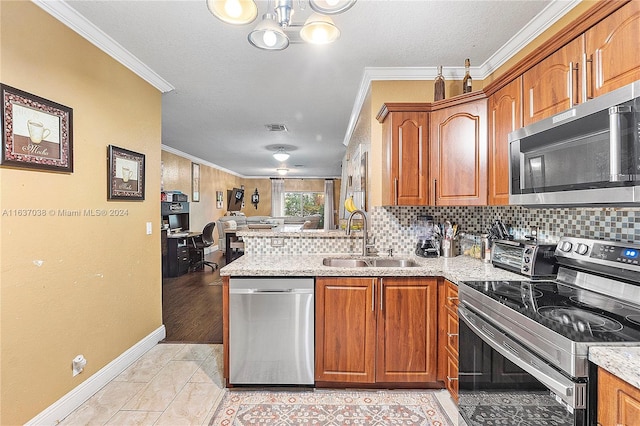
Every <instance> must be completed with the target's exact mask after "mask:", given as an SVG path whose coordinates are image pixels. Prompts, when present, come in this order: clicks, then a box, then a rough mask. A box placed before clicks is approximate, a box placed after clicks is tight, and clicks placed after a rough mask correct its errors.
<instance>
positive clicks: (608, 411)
mask: <svg viewBox="0 0 640 426" xmlns="http://www.w3.org/2000/svg"><path fill="white" fill-rule="evenodd" d="M598 424H599V425H602V426H615V425H625V426H638V425H640V389H638V388H636V387H633V386H631V385H630V384H629V383H627V382H625V381H623V380H620V379H618V378H617V377H615V376H614V375H613V374H611V373H609V372H608V371H606V370H603V369H602V368H598Z"/></svg>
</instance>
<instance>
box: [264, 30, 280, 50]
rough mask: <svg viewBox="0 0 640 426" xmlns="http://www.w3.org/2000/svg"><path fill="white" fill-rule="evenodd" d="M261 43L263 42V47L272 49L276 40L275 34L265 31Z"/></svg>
mask: <svg viewBox="0 0 640 426" xmlns="http://www.w3.org/2000/svg"><path fill="white" fill-rule="evenodd" d="M262 41H264V44H265V45H267V46H269V47H273V46H275V45H276V42H277V41H278V38H277V37H276V33H274V32H273V31H270V30H267V31H265V32H264V34H263V35H262Z"/></svg>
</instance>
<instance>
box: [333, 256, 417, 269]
mask: <svg viewBox="0 0 640 426" xmlns="http://www.w3.org/2000/svg"><path fill="white" fill-rule="evenodd" d="M322 264H323V265H324V266H334V267H338V268H366V267H373V268H409V267H413V266H418V264H417V263H416V262H415V261H413V260H411V259H348V258H343V257H325V258H324V259H322Z"/></svg>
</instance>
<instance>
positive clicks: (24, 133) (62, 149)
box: [0, 84, 73, 173]
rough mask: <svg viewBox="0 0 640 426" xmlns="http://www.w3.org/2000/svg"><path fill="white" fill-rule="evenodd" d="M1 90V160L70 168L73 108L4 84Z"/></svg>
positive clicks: (28, 165) (10, 163) (8, 163)
mask: <svg viewBox="0 0 640 426" xmlns="http://www.w3.org/2000/svg"><path fill="white" fill-rule="evenodd" d="M0 93H1V96H2V155H1V156H0V164H2V165H3V166H11V167H18V168H25V169H41V170H51V171H57V172H68V173H71V172H73V110H72V109H71V108H69V107H66V106H64V105H60V104H58V103H56V102H52V101H50V100H47V99H44V98H41V97H39V96H36V95H32V94H31V93H27V92H24V91H22V90H18V89H16V88H13V87H11V86H7V85H5V84H0Z"/></svg>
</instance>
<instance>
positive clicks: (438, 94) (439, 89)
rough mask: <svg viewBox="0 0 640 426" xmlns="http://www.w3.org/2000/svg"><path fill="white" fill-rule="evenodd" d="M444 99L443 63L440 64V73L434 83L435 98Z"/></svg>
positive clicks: (435, 99)
mask: <svg viewBox="0 0 640 426" xmlns="http://www.w3.org/2000/svg"><path fill="white" fill-rule="evenodd" d="M443 99H444V77H443V76H442V65H439V66H438V75H437V76H436V79H435V81H434V84H433V100H434V101H441V100H443Z"/></svg>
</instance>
